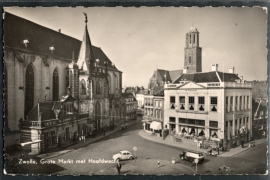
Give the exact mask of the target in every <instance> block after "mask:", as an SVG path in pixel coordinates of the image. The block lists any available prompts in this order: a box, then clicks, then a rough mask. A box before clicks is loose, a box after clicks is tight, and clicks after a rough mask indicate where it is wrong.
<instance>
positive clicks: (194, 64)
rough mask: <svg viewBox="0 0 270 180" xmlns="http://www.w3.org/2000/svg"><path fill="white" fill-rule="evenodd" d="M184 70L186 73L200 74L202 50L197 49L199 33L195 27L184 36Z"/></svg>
mask: <svg viewBox="0 0 270 180" xmlns="http://www.w3.org/2000/svg"><path fill="white" fill-rule="evenodd" d="M184 69H186V72H187V73H195V72H202V48H201V47H199V31H198V30H197V29H196V28H195V27H191V28H190V29H189V32H188V33H187V34H186V47H185V62H184Z"/></svg>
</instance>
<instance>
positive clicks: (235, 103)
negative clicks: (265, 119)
mask: <svg viewBox="0 0 270 180" xmlns="http://www.w3.org/2000/svg"><path fill="white" fill-rule="evenodd" d="M245 109H250V105H249V96H235V97H234V96H226V112H230V111H241V110H245Z"/></svg>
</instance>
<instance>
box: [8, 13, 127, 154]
mask: <svg viewBox="0 0 270 180" xmlns="http://www.w3.org/2000/svg"><path fill="white" fill-rule="evenodd" d="M4 17H5V23H4V41H5V44H4V57H3V61H4V85H5V88H4V101H5V112H4V113H5V146H11V145H14V144H18V143H20V142H21V143H25V142H31V141H36V140H40V141H41V144H40V145H41V146H42V147H45V146H47V147H48V148H49V149H50V146H51V145H50V143H48V145H45V142H46V141H50V142H55V143H59V139H60V138H61V139H62V140H63V139H66V140H69V139H73V138H71V137H73V136H75V134H77V136H80V135H86V134H87V133H88V132H90V131H93V129H95V130H99V129H102V128H104V127H107V126H109V125H110V123H111V121H116V120H117V119H118V117H120V114H121V111H123V110H125V107H120V106H118V107H114V108H110V103H119V104H120V98H121V89H122V72H121V71H119V70H118V69H117V68H116V66H115V65H114V64H113V63H112V61H111V60H110V59H109V58H108V57H107V56H106V55H105V53H104V52H103V51H102V50H101V48H98V47H95V46H93V45H92V43H91V40H90V36H89V32H88V28H87V16H86V19H85V23H86V24H85V32H84V36H83V39H82V41H80V40H77V39H75V38H72V37H70V36H68V35H65V34H62V33H61V31H60V30H59V31H55V30H52V29H49V28H46V27H43V26H41V25H39V24H36V23H34V22H31V21H29V20H26V19H23V18H21V17H18V16H15V15H13V14H10V13H7V12H5V14H4ZM14 27H16V28H14ZM121 108H122V109H121ZM111 116H114V117H115V119H111V118H110V117H111ZM71 134H72V135H71ZM36 135H38V136H36ZM67 137H69V138H68V139H67ZM56 139H57V140H56ZM66 144H68V143H66ZM54 146H57V145H54Z"/></svg>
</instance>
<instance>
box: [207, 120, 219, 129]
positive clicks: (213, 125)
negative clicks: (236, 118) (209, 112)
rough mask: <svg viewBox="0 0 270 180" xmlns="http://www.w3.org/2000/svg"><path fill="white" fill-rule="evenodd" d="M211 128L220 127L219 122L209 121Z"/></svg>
mask: <svg viewBox="0 0 270 180" xmlns="http://www.w3.org/2000/svg"><path fill="white" fill-rule="evenodd" d="M209 126H210V127H216V128H217V127H218V122H217V121H209Z"/></svg>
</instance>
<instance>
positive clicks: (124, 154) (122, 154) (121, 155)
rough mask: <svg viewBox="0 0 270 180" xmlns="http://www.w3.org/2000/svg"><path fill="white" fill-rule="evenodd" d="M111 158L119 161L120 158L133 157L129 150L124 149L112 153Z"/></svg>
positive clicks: (130, 158)
mask: <svg viewBox="0 0 270 180" xmlns="http://www.w3.org/2000/svg"><path fill="white" fill-rule="evenodd" d="M112 158H113V160H114V161H118V160H119V161H121V160H127V159H129V160H132V159H134V157H133V155H132V154H131V153H130V152H129V151H126V150H123V151H120V152H119V153H117V154H115V155H113V157H112Z"/></svg>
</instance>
